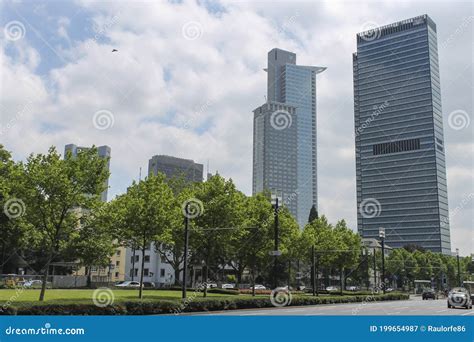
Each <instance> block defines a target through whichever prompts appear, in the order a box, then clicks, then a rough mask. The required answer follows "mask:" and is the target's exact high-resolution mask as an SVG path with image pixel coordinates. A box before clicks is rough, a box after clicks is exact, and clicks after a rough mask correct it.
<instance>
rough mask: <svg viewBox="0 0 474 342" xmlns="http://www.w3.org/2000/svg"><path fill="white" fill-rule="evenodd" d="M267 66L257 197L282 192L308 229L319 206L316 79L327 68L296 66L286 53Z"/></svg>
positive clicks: (259, 116)
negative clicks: (312, 211) (313, 213)
mask: <svg viewBox="0 0 474 342" xmlns="http://www.w3.org/2000/svg"><path fill="white" fill-rule="evenodd" d="M267 63H268V64H267V65H268V66H267V68H266V69H265V70H266V71H267V82H268V84H267V103H266V104H264V105H262V106H260V107H259V108H257V109H256V110H254V153H253V159H254V160H253V193H257V192H261V191H263V190H265V189H267V190H270V191H276V192H279V193H282V195H283V203H284V205H286V206H287V207H288V208H289V209H290V211H291V213H292V214H293V215H294V216H295V218H296V219H297V220H298V223H299V225H300V226H301V227H302V226H304V225H305V224H306V223H307V221H308V217H309V212H310V210H311V207H312V206H313V205H314V206H315V207H316V208H317V207H318V196H317V190H318V187H317V184H318V183H317V153H316V151H317V150H316V75H317V74H318V73H321V72H323V71H324V70H325V69H326V68H322V67H316V66H303V65H296V54H294V53H292V52H289V51H285V50H281V49H273V50H271V51H270V52H269V53H268V59H267Z"/></svg>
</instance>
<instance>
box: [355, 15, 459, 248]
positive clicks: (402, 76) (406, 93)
mask: <svg viewBox="0 0 474 342" xmlns="http://www.w3.org/2000/svg"><path fill="white" fill-rule="evenodd" d="M353 69H354V118H355V146H356V181H357V205H358V208H357V209H358V212H357V226H358V230H359V233H360V234H361V235H362V237H364V238H378V236H379V228H380V227H382V228H385V234H386V238H385V241H386V242H387V244H389V245H390V246H391V247H394V248H399V247H403V246H404V245H407V244H416V245H419V246H421V247H424V248H426V249H429V250H431V251H434V252H442V253H446V254H449V253H451V244H450V234H449V221H448V195H447V187H446V166H445V155H444V139H443V118H442V111H441V97H440V80H439V66H438V49H437V41H436V25H435V23H434V22H433V21H432V20H431V19H430V18H429V17H428V16H427V15H423V16H419V17H416V18H412V19H408V20H403V21H400V22H397V23H394V24H391V25H387V26H383V27H380V28H377V29H374V30H371V31H367V32H362V33H359V34H358V35H357V52H356V53H354V55H353Z"/></svg>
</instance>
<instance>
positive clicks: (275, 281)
mask: <svg viewBox="0 0 474 342" xmlns="http://www.w3.org/2000/svg"><path fill="white" fill-rule="evenodd" d="M280 200H281V197H278V192H275V194H272V195H271V201H272V204H273V205H274V208H275V214H274V215H275V227H274V230H275V231H274V240H275V250H274V251H273V252H272V254H273V256H274V258H275V259H274V263H273V288H274V289H276V288H277V286H278V276H277V272H278V256H279V255H280V251H279V250H278V248H279V241H278V235H279V232H278V229H279V219H278V209H279V202H280Z"/></svg>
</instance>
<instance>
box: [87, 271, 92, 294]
mask: <svg viewBox="0 0 474 342" xmlns="http://www.w3.org/2000/svg"><path fill="white" fill-rule="evenodd" d="M86 274H87V288H89V289H90V288H91V286H92V272H91V266H87V269H86Z"/></svg>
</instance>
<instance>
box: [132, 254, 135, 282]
mask: <svg viewBox="0 0 474 342" xmlns="http://www.w3.org/2000/svg"><path fill="white" fill-rule="evenodd" d="M134 280H135V248H133V253H132V281H134Z"/></svg>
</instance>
